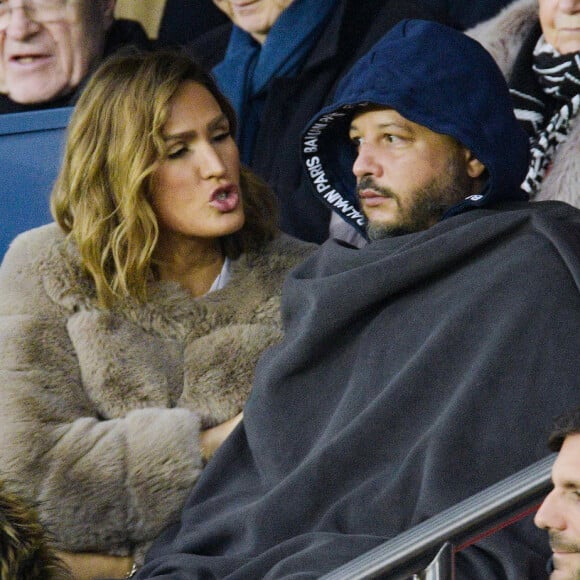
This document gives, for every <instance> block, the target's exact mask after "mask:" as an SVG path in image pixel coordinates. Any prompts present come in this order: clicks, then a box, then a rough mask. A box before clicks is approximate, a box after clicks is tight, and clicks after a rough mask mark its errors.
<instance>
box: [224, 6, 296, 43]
mask: <svg viewBox="0 0 580 580" xmlns="http://www.w3.org/2000/svg"><path fill="white" fill-rule="evenodd" d="M213 2H214V4H215V5H216V6H217V7H218V8H219V9H220V10H221V11H222V12H225V13H226V14H227V15H228V16H229V18H231V20H232V22H233V23H234V24H235V25H236V26H239V27H240V28H241V29H242V30H245V31H246V32H247V33H248V34H249V35H250V36H252V37H253V38H254V39H255V40H256V41H257V42H259V43H260V44H264V42H265V41H266V37H267V36H268V33H269V32H270V29H271V28H272V26H274V23H275V22H276V20H278V17H279V16H280V14H282V12H283V11H284V10H286V8H288V6H290V4H292V2H294V0H213Z"/></svg>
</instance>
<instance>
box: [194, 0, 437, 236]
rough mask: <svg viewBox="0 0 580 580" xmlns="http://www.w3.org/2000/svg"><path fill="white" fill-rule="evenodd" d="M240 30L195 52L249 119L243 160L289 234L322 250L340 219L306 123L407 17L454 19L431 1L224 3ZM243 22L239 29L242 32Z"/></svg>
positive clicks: (227, 30) (209, 38)
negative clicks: (327, 196)
mask: <svg viewBox="0 0 580 580" xmlns="http://www.w3.org/2000/svg"><path fill="white" fill-rule="evenodd" d="M214 4H215V5H216V6H217V7H218V8H219V9H220V10H222V11H223V12H224V13H225V14H226V15H227V16H228V18H230V19H231V21H232V23H231V24H229V25H223V26H220V27H217V28H215V29H214V30H211V31H210V32H208V33H207V34H205V35H202V36H201V37H200V38H198V39H196V40H195V41H194V42H193V43H192V44H191V45H190V46H189V47H188V51H189V52H190V53H191V54H192V55H193V56H195V57H196V58H197V59H199V60H200V61H201V63H202V64H203V65H204V66H206V67H207V68H211V69H212V72H213V74H214V76H215V78H216V80H217V83H218V85H219V87H220V88H221V90H222V91H223V92H224V94H225V95H226V96H227V97H228V99H229V100H230V101H231V102H232V104H233V105H234V108H235V109H236V113H237V115H238V118H239V121H240V122H239V123H238V129H237V136H236V139H237V142H238V145H239V147H240V155H241V158H242V161H244V163H246V164H247V165H248V166H249V167H251V168H252V169H253V170H254V171H255V172H256V173H258V175H260V176H261V177H262V178H263V179H265V180H266V181H267V183H268V184H269V185H270V186H271V187H272V189H273V190H274V191H275V192H276V195H277V197H278V204H279V214H280V217H279V220H280V227H281V229H282V231H284V232H286V233H288V234H290V235H292V236H295V237H297V238H301V239H303V240H306V241H309V242H315V243H322V242H323V241H325V240H326V239H327V238H328V237H329V220H330V215H331V212H329V211H328V209H327V208H326V207H325V206H324V205H323V204H321V203H319V202H318V200H317V199H315V198H313V197H312V195H311V193H310V186H309V185H308V183H307V181H306V180H305V179H304V174H303V171H302V165H301V162H300V135H301V133H302V129H303V128H304V125H305V124H306V123H307V122H308V120H309V119H310V118H311V117H312V116H313V115H314V114H315V113H316V112H317V111H319V110H320V109H321V108H322V107H323V106H325V105H326V104H327V103H329V102H330V100H329V98H330V96H331V95H332V93H333V91H334V89H335V88H336V84H337V82H338V81H339V79H340V78H342V76H343V75H344V74H345V73H346V72H347V71H348V69H349V68H350V66H351V65H352V64H353V63H354V62H355V61H356V59H357V58H359V57H360V56H362V55H363V54H365V53H366V52H367V51H368V50H369V49H370V48H371V47H372V46H373V44H374V43H375V42H376V41H377V40H378V39H379V38H380V37H381V36H383V34H384V33H385V32H386V31H387V30H389V29H390V28H391V27H392V26H394V25H395V24H396V23H397V22H399V21H400V20H401V19H403V18H426V19H432V20H441V21H445V20H446V16H445V15H446V9H445V7H444V6H431V5H430V2H425V0H405V2H400V1H399V0H365V2H364V3H363V4H362V7H361V2H359V1H358V0H254V1H253V2H252V3H251V4H250V3H249V2H247V1H244V2H240V1H239V0H214ZM232 24H233V27H232Z"/></svg>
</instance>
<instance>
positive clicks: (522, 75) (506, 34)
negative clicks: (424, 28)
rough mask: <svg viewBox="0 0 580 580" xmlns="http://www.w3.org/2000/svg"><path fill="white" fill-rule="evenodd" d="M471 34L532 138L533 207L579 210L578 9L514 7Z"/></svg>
mask: <svg viewBox="0 0 580 580" xmlns="http://www.w3.org/2000/svg"><path fill="white" fill-rule="evenodd" d="M467 34H469V35H470V36H472V37H473V38H475V39H476V40H478V41H479V42H480V43H481V44H483V46H484V47H485V48H486V49H487V50H488V51H489V52H490V53H491V55H492V56H493V57H494V58H495V60H496V62H497V63H498V65H499V67H500V68H501V69H502V71H503V73H504V75H505V76H506V78H507V81H508V84H509V86H510V90H511V93H512V97H513V101H514V108H515V113H516V117H518V119H519V120H520V122H521V123H522V125H523V126H524V128H525V129H526V130H527V132H528V135H529V137H530V151H531V162H530V167H529V171H528V175H527V177H526V179H525V181H524V183H523V188H524V189H525V190H526V191H527V192H528V193H529V195H530V199H532V200H538V201H539V200H548V199H557V200H560V201H565V202H568V203H570V204H572V205H574V206H576V207H580V190H579V189H578V178H577V176H578V174H579V173H580V157H579V156H578V148H579V147H580V124H579V123H578V111H579V110H580V64H579V63H580V59H579V54H580V1H579V0H566V1H562V0H539V1H538V0H516V1H515V2H513V3H512V4H510V5H509V6H508V7H507V8H505V9H504V10H503V11H502V12H500V13H499V14H498V16H496V17H495V18H492V19H491V20H488V21H487V22H484V23H482V24H480V25H478V26H476V27H475V28H473V29H471V30H470V31H468V33H467Z"/></svg>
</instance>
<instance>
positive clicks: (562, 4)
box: [558, 0, 580, 14]
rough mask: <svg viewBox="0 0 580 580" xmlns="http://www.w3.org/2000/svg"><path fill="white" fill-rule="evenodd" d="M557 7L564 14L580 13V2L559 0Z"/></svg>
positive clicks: (579, 0)
mask: <svg viewBox="0 0 580 580" xmlns="http://www.w3.org/2000/svg"><path fill="white" fill-rule="evenodd" d="M558 7H559V8H560V10H561V11H562V12H565V13H566V14H576V13H577V12H580V0H559V3H558Z"/></svg>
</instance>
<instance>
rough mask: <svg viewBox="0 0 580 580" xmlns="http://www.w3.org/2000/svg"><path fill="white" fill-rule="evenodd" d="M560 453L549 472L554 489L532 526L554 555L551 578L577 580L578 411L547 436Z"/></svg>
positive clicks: (579, 563) (579, 511)
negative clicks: (541, 532)
mask: <svg viewBox="0 0 580 580" xmlns="http://www.w3.org/2000/svg"><path fill="white" fill-rule="evenodd" d="M549 446H550V449H551V450H552V451H559V454H558V457H557V459H556V462H555V463H554V466H553V468H552V481H553V483H554V489H553V490H552V491H551V492H550V493H549V494H548V495H547V496H546V499H545V500H544V502H543V503H542V505H541V507H540V509H539V510H538V513H537V514H536V518H535V522H536V525H537V526H538V527H539V528H542V529H545V530H547V531H548V533H549V535H550V546H551V548H552V551H553V552H554V555H553V558H552V562H551V566H550V567H551V568H552V569H553V572H552V575H551V576H550V578H552V579H554V580H555V579H556V578H559V579H561V580H579V579H580V407H577V408H576V409H574V410H573V411H571V412H569V413H567V414H565V415H563V416H562V417H560V419H559V420H558V421H557V422H556V425H555V428H554V431H553V433H552V434H551V435H550V439H549Z"/></svg>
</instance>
